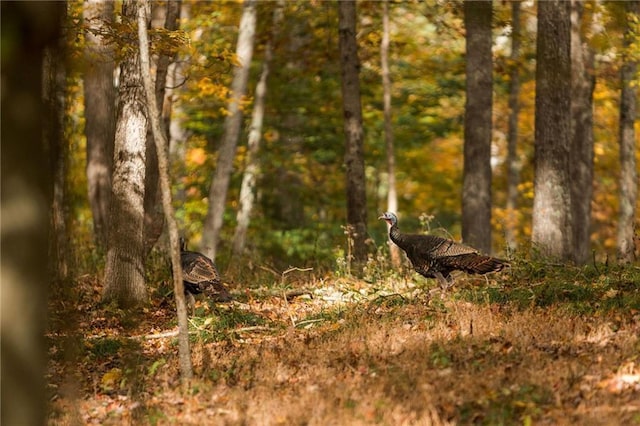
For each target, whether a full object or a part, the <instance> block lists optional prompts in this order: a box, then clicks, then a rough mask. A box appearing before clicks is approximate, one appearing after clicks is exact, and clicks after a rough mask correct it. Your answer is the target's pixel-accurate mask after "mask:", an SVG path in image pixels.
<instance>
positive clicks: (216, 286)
mask: <svg viewBox="0 0 640 426" xmlns="http://www.w3.org/2000/svg"><path fill="white" fill-rule="evenodd" d="M180 263H181V264H182V279H183V282H184V293H185V296H187V298H188V299H189V301H188V302H189V303H190V304H191V305H192V306H193V302H194V298H193V295H196V294H201V293H204V294H205V295H207V296H208V297H209V298H211V299H212V300H213V301H214V302H229V301H231V294H229V291H228V290H227V289H226V287H225V286H224V285H223V284H222V281H221V279H220V274H219V273H218V269H217V268H216V265H215V264H214V263H213V261H212V260H211V259H209V258H208V257H207V256H205V255H204V254H202V253H198V252H195V251H188V250H185V241H184V239H183V238H180Z"/></svg>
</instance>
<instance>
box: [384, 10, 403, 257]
mask: <svg viewBox="0 0 640 426" xmlns="http://www.w3.org/2000/svg"><path fill="white" fill-rule="evenodd" d="M382 7H383V9H382V41H381V43H380V66H381V70H382V91H383V95H382V98H383V99H382V103H383V108H384V112H383V114H384V142H385V147H386V151H387V152H386V155H387V211H390V212H397V211H398V192H397V190H396V157H395V153H394V141H393V123H392V116H391V77H390V71H389V38H390V37H389V32H390V28H389V26H390V25H389V1H388V0H383V2H382ZM387 244H388V246H389V251H390V253H391V264H392V265H394V266H396V267H398V266H400V247H398V246H397V245H395V244H393V243H392V242H391V239H389V238H387Z"/></svg>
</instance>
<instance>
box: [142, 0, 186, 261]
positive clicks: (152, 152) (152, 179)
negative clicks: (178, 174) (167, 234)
mask: <svg viewBox="0 0 640 426" xmlns="http://www.w3.org/2000/svg"><path fill="white" fill-rule="evenodd" d="M180 3H181V2H180V1H174V0H169V1H167V2H166V5H165V6H166V7H165V8H164V11H165V22H164V29H165V30H168V31H176V30H177V29H178V19H179V18H180ZM157 5H158V3H155V4H154V6H157ZM173 60H174V56H173V55H167V54H166V53H165V52H162V51H161V52H160V54H159V55H158V59H157V62H156V73H155V76H156V79H155V99H156V101H155V103H156V109H157V110H158V111H161V113H162V127H163V129H166V128H168V126H169V117H170V106H169V105H168V107H167V108H166V109H165V108H164V105H165V103H166V98H165V88H166V86H167V76H168V73H169V65H170V64H171V62H173ZM165 134H166V133H165ZM153 138H154V136H153V133H152V132H151V129H149V131H148V134H147V154H146V156H147V165H146V178H145V196H144V223H145V226H144V242H145V248H144V252H145V257H146V256H147V255H148V254H149V252H150V251H151V249H153V247H154V246H155V244H156V242H157V241H158V238H160V235H161V234H162V230H163V228H164V214H163V209H162V194H161V190H160V170H159V166H158V161H159V160H158V154H157V152H156V145H157V144H156V143H155V141H154V140H153Z"/></svg>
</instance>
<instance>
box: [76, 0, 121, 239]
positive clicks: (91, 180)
mask: <svg viewBox="0 0 640 426" xmlns="http://www.w3.org/2000/svg"><path fill="white" fill-rule="evenodd" d="M113 5H114V3H113V2H112V1H110V0H87V1H86V2H85V3H84V9H83V18H84V21H85V25H86V26H87V29H86V30H85V34H84V36H85V50H84V65H85V68H84V70H85V71H84V103H85V104H84V108H85V109H84V116H85V135H86V137H87V169H86V172H87V184H88V191H89V204H90V206H91V213H92V214H93V227H94V234H95V240H96V243H97V244H98V246H100V247H102V248H105V247H106V244H107V237H108V236H107V234H108V229H109V204H110V198H111V177H112V174H113V145H114V138H115V131H116V123H115V120H116V117H115V109H116V89H115V86H114V83H113V72H114V67H115V64H114V53H113V48H112V47H111V46H110V45H109V44H108V42H107V41H106V40H105V39H104V37H102V36H101V35H99V34H100V32H103V31H104V30H105V28H106V26H107V25H109V23H111V22H112V21H113Z"/></svg>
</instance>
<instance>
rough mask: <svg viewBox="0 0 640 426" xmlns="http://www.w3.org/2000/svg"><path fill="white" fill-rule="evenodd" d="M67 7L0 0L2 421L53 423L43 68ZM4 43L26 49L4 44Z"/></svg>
mask: <svg viewBox="0 0 640 426" xmlns="http://www.w3.org/2000/svg"><path fill="white" fill-rule="evenodd" d="M64 9H65V3H63V2H37V3H36V2H1V3H0V17H1V20H2V22H1V23H0V26H2V43H3V49H2V90H0V97H1V106H0V108H1V110H2V116H1V120H2V123H1V125H0V130H1V132H2V134H1V135H0V138H1V139H2V144H1V145H0V149H1V151H2V152H1V154H0V161H1V165H0V174H1V176H0V185H1V189H0V216H2V221H1V222H0V246H2V257H1V264H0V282H2V297H1V298H0V300H1V307H0V328H1V329H2V339H1V348H0V354H1V357H2V359H1V362H0V368H1V369H2V381H1V385H2V389H1V391H0V392H1V393H2V402H1V408H0V410H1V411H2V424H3V425H42V424H45V423H46V409H47V400H48V396H47V392H46V390H45V380H44V377H45V373H46V366H47V343H46V340H45V338H44V335H45V330H46V323H47V321H46V319H47V288H48V287H49V284H50V276H49V271H48V270H47V248H48V237H49V223H50V222H49V209H50V207H51V204H50V203H51V189H52V184H51V181H52V178H53V177H52V176H51V173H50V170H51V169H50V167H48V164H49V163H48V162H47V153H46V150H45V143H44V142H45V141H44V140H43V133H44V134H49V135H52V136H54V137H56V136H58V133H57V132H55V131H52V129H47V128H44V126H45V125H47V122H46V121H45V120H44V119H43V117H44V113H45V111H44V110H43V109H42V77H43V75H42V72H43V49H44V48H45V47H47V45H49V46H53V45H54V44H55V43H56V42H57V40H58V36H59V33H60V32H59V29H60V18H61V16H62V14H63V13H64ZM5 43H7V44H6V46H15V47H19V48H14V49H11V48H4V46H5ZM49 124H53V123H51V122H49ZM43 130H44V132H43ZM50 142H52V141H50ZM56 143H57V144H60V143H61V142H60V141H58V142H56Z"/></svg>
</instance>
